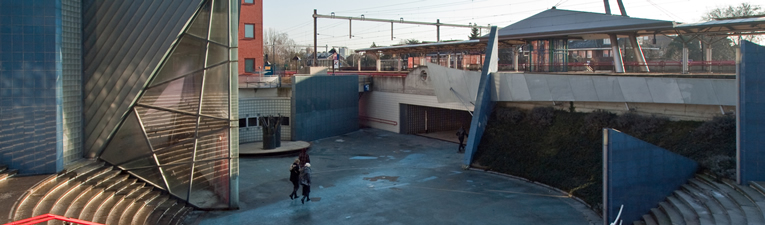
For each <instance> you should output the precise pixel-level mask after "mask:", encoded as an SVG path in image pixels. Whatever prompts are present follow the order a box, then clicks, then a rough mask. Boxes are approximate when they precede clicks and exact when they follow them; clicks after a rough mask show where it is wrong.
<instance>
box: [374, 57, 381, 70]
mask: <svg viewBox="0 0 765 225" xmlns="http://www.w3.org/2000/svg"><path fill="white" fill-rule="evenodd" d="M380 64H381V62H380V59H379V58H378V59H377V65H375V67H376V68H377V72H380Z"/></svg>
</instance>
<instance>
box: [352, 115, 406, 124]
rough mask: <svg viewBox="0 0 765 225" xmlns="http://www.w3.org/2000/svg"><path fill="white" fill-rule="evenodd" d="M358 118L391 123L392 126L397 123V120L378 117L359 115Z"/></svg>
mask: <svg viewBox="0 0 765 225" xmlns="http://www.w3.org/2000/svg"><path fill="white" fill-rule="evenodd" d="M359 119H361V120H368V121H371V122H377V123H382V124H388V125H393V126H396V125H398V122H396V121H393V120H386V119H380V118H374V117H367V116H359Z"/></svg>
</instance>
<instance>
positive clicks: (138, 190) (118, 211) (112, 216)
mask: <svg viewBox="0 0 765 225" xmlns="http://www.w3.org/2000/svg"><path fill="white" fill-rule="evenodd" d="M137 184H140V185H141V186H140V187H139V186H136V185H134V186H132V187H130V188H131V189H132V190H131V191H130V193H128V194H127V195H125V197H123V198H122V199H120V201H119V202H117V204H115V205H114V207H112V209H111V210H110V212H109V214H108V215H107V218H106V224H119V222H120V219H121V218H122V216H123V215H124V212H126V211H127V209H128V208H129V207H130V206H131V205H132V204H133V203H134V202H135V201H136V200H138V199H139V198H141V197H143V196H144V195H146V194H148V193H149V192H151V190H152V188H151V187H143V183H137Z"/></svg>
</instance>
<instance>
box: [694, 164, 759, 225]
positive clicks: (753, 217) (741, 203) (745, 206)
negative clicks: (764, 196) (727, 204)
mask: <svg viewBox="0 0 765 225" xmlns="http://www.w3.org/2000/svg"><path fill="white" fill-rule="evenodd" d="M697 176H698V177H700V178H701V180H702V181H704V182H706V183H707V184H709V185H711V186H714V187H716V188H717V190H718V191H720V192H721V193H723V194H725V195H726V196H727V197H728V198H729V199H731V200H733V204H735V205H737V206H738V207H739V208H741V210H742V211H743V212H744V216H745V217H746V222H747V224H765V220H764V219H763V216H762V212H761V211H760V209H759V207H758V206H757V204H756V203H755V202H754V201H753V200H752V199H751V198H750V197H747V196H746V195H745V193H742V192H740V191H738V190H736V189H735V188H733V187H731V186H730V185H727V184H725V183H722V182H718V181H716V180H714V179H712V178H710V177H709V176H706V175H703V174H698V175H697Z"/></svg>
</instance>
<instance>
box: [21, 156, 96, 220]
mask: <svg viewBox="0 0 765 225" xmlns="http://www.w3.org/2000/svg"><path fill="white" fill-rule="evenodd" d="M105 169H106V168H104V167H103V163H91V164H88V165H86V166H83V167H80V168H77V169H75V170H73V171H71V172H70V173H68V174H65V175H63V176H62V177H64V178H68V180H66V179H62V180H60V182H61V183H60V184H59V185H57V186H56V187H55V188H53V189H51V190H49V191H48V192H47V193H46V194H45V196H44V197H42V199H40V200H39V201H38V202H37V204H36V205H35V207H34V209H33V214H32V215H33V216H37V215H42V214H46V213H50V212H51V210H53V207H54V206H55V205H56V204H57V203H59V200H61V199H64V200H65V201H66V202H67V203H68V202H71V201H72V200H73V199H74V197H76V195H77V194H75V193H73V192H78V191H79V192H81V191H83V190H84V189H82V188H81V186H80V184H81V183H82V182H83V181H86V180H87V179H89V178H91V177H95V176H98V175H100V174H102V173H105V172H107V170H105ZM79 192H78V193H79Z"/></svg>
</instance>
